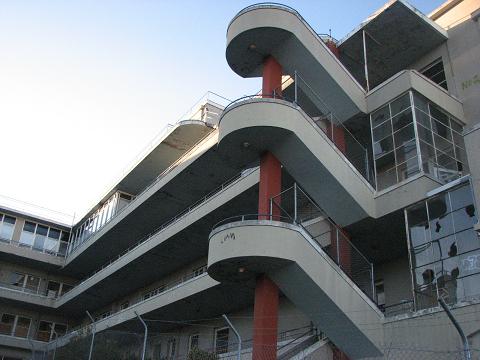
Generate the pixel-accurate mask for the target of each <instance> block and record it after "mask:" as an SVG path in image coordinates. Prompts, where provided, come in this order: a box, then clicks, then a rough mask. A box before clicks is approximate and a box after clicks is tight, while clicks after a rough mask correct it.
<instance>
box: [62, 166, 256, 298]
mask: <svg viewBox="0 0 480 360" xmlns="http://www.w3.org/2000/svg"><path fill="white" fill-rule="evenodd" d="M257 169H258V167H254V168H250V169H247V170H243V171H241V172H240V173H238V174H237V175H235V176H234V177H232V178H230V179H229V180H227V181H225V182H224V183H222V184H221V185H220V186H218V187H216V188H215V189H214V190H212V191H210V192H209V193H208V194H206V195H205V196H203V197H202V198H200V199H199V200H197V201H196V202H194V203H193V204H191V205H190V206H188V207H187V208H186V209H184V210H183V211H181V212H180V213H178V214H177V215H176V216H174V217H173V218H171V219H169V220H167V221H166V222H164V223H163V224H162V225H160V226H159V227H157V228H156V229H155V230H153V231H152V232H150V233H149V234H147V235H145V236H144V237H142V238H141V239H140V240H139V241H137V242H136V243H135V244H133V245H132V246H130V247H129V248H127V249H126V250H124V251H123V252H122V253H121V254H119V255H118V256H116V257H115V258H113V259H111V260H110V261H109V262H107V263H106V264H104V265H103V266H101V267H100V268H98V269H97V270H95V271H94V272H93V273H92V274H91V275H90V276H88V277H86V278H85V279H83V280H82V281H81V282H80V283H78V284H77V285H76V286H75V287H78V286H80V285H82V284H84V283H85V282H87V281H88V280H89V279H91V278H92V277H93V276H95V275H96V274H97V273H99V272H100V271H103V270H105V269H106V268H108V267H110V266H112V265H113V264H114V263H116V262H118V261H120V260H121V259H122V258H123V257H125V256H126V255H127V254H129V253H131V252H133V251H135V250H136V249H137V248H139V247H140V246H142V245H143V244H144V243H147V242H148V241H150V240H152V239H153V238H154V237H156V236H158V235H159V234H160V233H161V232H163V231H165V230H166V229H167V228H169V227H170V226H172V225H174V224H176V223H177V222H178V221H180V220H181V219H183V218H184V217H186V216H187V215H188V214H190V213H191V212H192V211H194V210H196V209H197V208H198V207H200V206H201V205H203V204H205V203H206V202H207V201H209V200H210V199H212V198H213V197H215V196H216V195H218V194H219V193H221V192H223V191H224V190H226V189H228V188H230V187H232V186H233V185H235V184H236V183H238V182H239V181H241V180H242V179H243V178H245V177H247V176H248V175H250V174H252V173H253V172H255V171H256V170H257ZM62 296H63V295H62Z"/></svg>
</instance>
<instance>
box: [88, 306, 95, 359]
mask: <svg viewBox="0 0 480 360" xmlns="http://www.w3.org/2000/svg"><path fill="white" fill-rule="evenodd" d="M86 313H87V315H88V317H89V318H90V320H91V322H92V341H91V342H90V350H89V352H88V360H92V353H93V342H94V341H95V332H96V325H95V319H94V318H93V317H92V315H90V313H89V312H88V310H87V311H86Z"/></svg>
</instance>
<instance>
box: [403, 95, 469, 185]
mask: <svg viewBox="0 0 480 360" xmlns="http://www.w3.org/2000/svg"><path fill="white" fill-rule="evenodd" d="M413 102H414V106H415V118H416V120H417V131H418V138H419V143H420V154H421V159H422V170H423V171H424V172H426V173H428V174H431V175H433V176H435V177H436V178H438V179H439V180H441V181H443V182H448V181H451V180H454V179H456V178H458V177H459V176H461V175H463V174H466V173H468V165H467V159H466V151H465V142H464V139H463V135H462V131H463V127H462V125H460V123H459V122H458V121H457V120H456V119H455V118H453V117H452V116H450V115H449V114H447V113H446V112H444V111H443V110H441V109H440V108H439V107H438V106H436V105H435V104H432V103H431V102H430V101H428V100H427V99H426V98H424V97H423V96H421V95H420V94H417V93H415V92H414V93H413Z"/></svg>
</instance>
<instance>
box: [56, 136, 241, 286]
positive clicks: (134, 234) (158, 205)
mask: <svg viewBox="0 0 480 360" xmlns="http://www.w3.org/2000/svg"><path fill="white" fill-rule="evenodd" d="M215 144H216V137H212V139H211V141H209V142H208V143H207V144H205V147H204V148H203V149H200V150H199V151H198V152H197V154H195V156H192V157H191V158H189V159H186V160H185V162H184V163H182V164H180V165H179V166H178V167H177V168H175V169H173V170H172V171H171V173H169V174H167V175H165V176H164V177H163V178H162V179H161V180H160V181H159V182H158V183H157V184H155V185H153V186H152V187H151V188H150V189H148V190H147V191H146V192H145V193H143V194H142V195H141V196H139V197H137V198H136V199H135V200H133V201H132V203H130V204H129V206H128V207H127V208H125V210H123V211H122V212H121V213H120V214H118V215H117V216H116V217H114V218H113V219H112V220H111V221H110V222H109V223H108V224H106V225H105V226H104V227H103V228H102V229H100V230H99V231H98V232H97V233H96V234H94V235H92V237H91V238H90V239H88V240H87V241H86V242H85V243H84V244H82V245H80V247H79V248H78V250H76V251H75V252H73V253H72V254H71V255H70V256H69V257H68V258H67V262H66V265H65V271H68V272H69V274H72V275H75V276H77V277H79V278H83V277H85V276H87V275H89V274H91V273H92V272H94V271H95V270H97V269H99V268H100V267H101V266H102V265H103V264H105V263H107V262H108V261H109V260H110V259H111V258H112V257H115V256H116V255H117V254H120V253H121V252H122V251H124V250H125V249H127V248H129V247H130V246H132V245H133V244H135V243H136V242H137V241H139V240H140V239H141V238H142V237H143V236H145V235H147V234H148V233H150V232H151V231H153V230H155V229H156V228H157V227H158V226H160V225H161V224H162V223H163V222H165V221H167V220H169V219H170V218H172V217H174V216H175V215H176V214H178V213H180V212H181V211H182V210H184V209H185V208H187V207H188V206H189V205H190V204H192V203H194V202H195V201H197V200H199V199H201V198H202V197H203V196H205V195H206V194H207V193H209V192H210V191H212V190H213V189H215V188H216V187H218V186H220V185H221V184H222V183H223V182H225V181H226V180H227V179H229V178H231V177H233V176H234V175H235V174H237V172H238V171H239V170H238V169H236V168H234V167H232V166H230V164H228V163H227V162H226V161H224V160H223V159H222V158H220V157H219V156H218V155H217V153H216V148H215V147H214V146H215Z"/></svg>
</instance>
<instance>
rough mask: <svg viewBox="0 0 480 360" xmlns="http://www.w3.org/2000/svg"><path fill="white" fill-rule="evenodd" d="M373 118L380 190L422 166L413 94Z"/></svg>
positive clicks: (387, 107)
mask: <svg viewBox="0 0 480 360" xmlns="http://www.w3.org/2000/svg"><path fill="white" fill-rule="evenodd" d="M370 121H371V126H372V140H373V156H374V161H375V170H376V174H377V189H378V190H382V189H385V188H387V187H389V186H392V185H394V184H396V183H398V182H400V181H402V180H405V179H407V178H409V177H411V176H413V175H415V174H417V173H418V172H419V171H420V169H419V167H418V157H417V146H416V142H415V130H414V124H413V114H412V107H411V103H410V93H406V94H404V95H402V96H400V97H398V98H397V99H395V100H393V101H392V102H390V103H389V104H387V105H385V106H384V107H382V108H380V109H378V110H377V111H375V112H374V113H372V114H371V117H370Z"/></svg>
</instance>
